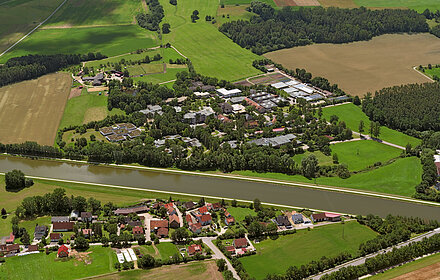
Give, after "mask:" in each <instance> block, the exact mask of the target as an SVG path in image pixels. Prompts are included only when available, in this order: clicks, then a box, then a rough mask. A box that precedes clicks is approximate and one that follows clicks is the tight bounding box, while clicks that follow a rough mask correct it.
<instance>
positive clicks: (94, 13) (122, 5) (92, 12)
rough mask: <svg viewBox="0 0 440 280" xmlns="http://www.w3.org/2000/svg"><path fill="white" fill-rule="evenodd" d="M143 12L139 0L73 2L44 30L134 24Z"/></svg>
mask: <svg viewBox="0 0 440 280" xmlns="http://www.w3.org/2000/svg"><path fill="white" fill-rule="evenodd" d="M142 11H143V6H142V1H141V0H93V1H89V0H73V1H69V2H67V3H66V5H65V6H63V7H62V8H61V9H60V10H59V11H58V12H57V13H56V14H55V15H54V16H53V17H52V18H51V19H50V20H49V21H48V22H47V24H45V26H44V28H53V27H60V28H66V27H72V26H84V25H86V26H93V25H117V24H131V23H134V24H136V20H135V16H136V14H138V13H140V12H142Z"/></svg>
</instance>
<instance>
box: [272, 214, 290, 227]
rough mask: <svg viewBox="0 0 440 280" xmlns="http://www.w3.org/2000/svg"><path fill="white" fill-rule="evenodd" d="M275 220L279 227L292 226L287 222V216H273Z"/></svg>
mask: <svg viewBox="0 0 440 280" xmlns="http://www.w3.org/2000/svg"><path fill="white" fill-rule="evenodd" d="M275 222H276V223H277V225H278V226H279V227H286V228H292V224H291V223H290V222H289V219H288V218H287V216H283V215H280V216H278V217H276V218H275Z"/></svg>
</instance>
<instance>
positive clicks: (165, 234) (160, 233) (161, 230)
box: [156, 227, 168, 238]
mask: <svg viewBox="0 0 440 280" xmlns="http://www.w3.org/2000/svg"><path fill="white" fill-rule="evenodd" d="M156 235H157V236H158V237H159V238H164V237H168V228H163V227H161V228H159V229H158V230H157V232H156Z"/></svg>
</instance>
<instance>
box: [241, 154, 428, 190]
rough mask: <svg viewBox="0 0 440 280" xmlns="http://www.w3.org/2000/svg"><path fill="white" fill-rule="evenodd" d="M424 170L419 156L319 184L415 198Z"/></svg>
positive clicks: (265, 175) (276, 175) (320, 180)
mask: <svg viewBox="0 0 440 280" xmlns="http://www.w3.org/2000/svg"><path fill="white" fill-rule="evenodd" d="M233 173H234V174H240V175H244V176H252V177H261V178H270V179H277V180H286V181H294V182H304V183H309V184H313V183H314V180H309V179H307V178H305V177H303V176H300V175H293V176H292V175H286V174H280V173H257V172H252V171H235V172H233ZM421 177H422V167H421V165H420V160H419V159H418V158H416V157H409V158H402V159H398V160H396V161H395V162H394V163H392V164H390V165H387V166H384V167H380V168H378V169H375V170H372V171H369V172H365V173H359V174H355V175H352V176H351V177H350V178H348V179H341V178H339V177H319V178H317V179H316V183H317V184H319V185H327V186H336V187H343V188H350V189H360V190H366V191H373V192H379V193H389V194H396V195H402V196H412V195H413V194H414V191H415V190H414V187H415V186H416V185H417V184H419V183H420V181H421Z"/></svg>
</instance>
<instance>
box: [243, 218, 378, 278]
mask: <svg viewBox="0 0 440 280" xmlns="http://www.w3.org/2000/svg"><path fill="white" fill-rule="evenodd" d="M375 236H376V233H375V232H374V231H373V230H371V229H369V228H368V227H366V226H362V225H360V224H359V223H358V222H347V223H345V224H334V225H327V226H321V227H317V228H315V229H313V230H311V231H307V230H300V231H298V232H297V233H296V234H294V235H286V236H281V237H279V238H278V239H276V240H271V239H267V240H264V241H261V242H260V243H258V244H255V248H256V249H257V254H256V255H252V256H249V257H243V258H241V259H240V260H241V262H242V263H243V265H244V267H245V269H246V271H247V272H248V273H249V274H250V276H251V277H255V278H256V279H264V277H265V276H266V275H267V274H269V273H271V274H273V273H276V274H283V273H285V272H286V270H287V268H289V266H301V265H305V264H307V263H308V262H310V261H312V260H317V259H320V258H321V257H322V256H326V257H331V256H336V255H338V254H339V253H342V252H349V253H351V254H353V255H356V252H357V249H358V247H359V244H360V243H362V242H365V241H367V240H370V239H373V238H374V237H375Z"/></svg>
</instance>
